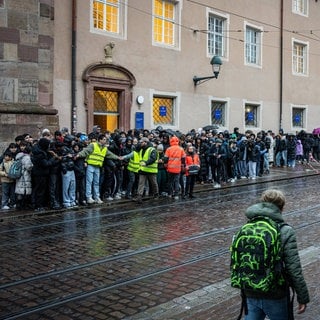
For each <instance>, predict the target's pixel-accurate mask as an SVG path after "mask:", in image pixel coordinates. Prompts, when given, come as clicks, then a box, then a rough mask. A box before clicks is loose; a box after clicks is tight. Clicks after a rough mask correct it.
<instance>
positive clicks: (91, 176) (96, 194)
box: [76, 134, 120, 204]
mask: <svg viewBox="0 0 320 320" xmlns="http://www.w3.org/2000/svg"><path fill="white" fill-rule="evenodd" d="M106 142H107V137H106V136H105V135H104V134H100V135H99V136H98V140H97V142H92V143H90V144H89V145H88V147H86V148H85V149H83V150H82V151H80V152H79V153H78V154H77V155H76V158H79V157H80V158H86V163H87V170H86V198H87V203H88V204H92V203H99V204H101V203H103V201H102V200H101V199H100V170H101V167H102V166H103V162H104V158H105V157H106V158H109V159H113V160H120V157H118V156H117V155H115V154H114V153H112V152H111V151H109V150H108V148H107V147H106Z"/></svg>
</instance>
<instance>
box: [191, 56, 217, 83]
mask: <svg viewBox="0 0 320 320" xmlns="http://www.w3.org/2000/svg"><path fill="white" fill-rule="evenodd" d="M210 64H211V66H212V72H213V74H214V76H209V77H197V76H194V77H193V83H194V85H195V86H197V85H198V84H201V83H203V82H206V81H208V80H210V79H213V78H216V79H218V75H219V72H220V68H221V65H222V60H221V58H220V57H219V56H213V57H212V59H211V61H210Z"/></svg>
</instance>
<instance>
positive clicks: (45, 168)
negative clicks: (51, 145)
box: [31, 145, 55, 176]
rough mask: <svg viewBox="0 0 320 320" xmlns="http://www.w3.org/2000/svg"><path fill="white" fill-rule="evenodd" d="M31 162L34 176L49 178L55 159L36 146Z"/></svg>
mask: <svg viewBox="0 0 320 320" xmlns="http://www.w3.org/2000/svg"><path fill="white" fill-rule="evenodd" d="M31 162H32V164H33V167H32V174H33V175H34V176H49V174H50V168H51V167H52V166H53V165H54V163H55V159H54V158H53V157H51V155H50V154H49V153H48V152H47V151H45V150H43V149H41V148H40V147H39V145H35V146H34V147H33V149H32V154H31Z"/></svg>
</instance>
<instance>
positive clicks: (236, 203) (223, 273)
mask: <svg viewBox="0 0 320 320" xmlns="http://www.w3.org/2000/svg"><path fill="white" fill-rule="evenodd" d="M271 185H272V183H265V184H257V185H251V186H249V185H247V186H239V187H236V188H232V189H230V190H219V192H204V193H203V194H202V195H201V199H200V198H198V199H195V200H192V201H186V202H179V203H176V202H175V203H174V202H172V201H167V200H164V201H161V202H153V203H152V206H151V207H150V206H149V205H148V206H140V207H138V208H137V207H132V205H128V206H122V207H121V208H112V209H107V210H106V209H91V210H88V211H87V212H70V213H67V214H66V213H65V214H57V215H53V216H41V217H37V218H27V219H23V220H21V221H18V222H17V223H15V222H8V223H7V225H1V228H0V240H1V241H0V256H1V257H2V260H3V264H4V266H5V268H4V271H5V272H4V273H3V275H2V276H1V282H0V298H1V311H0V319H55V318H56V316H55V315H57V314H59V315H60V316H61V315H64V316H66V315H68V314H69V316H70V319H73V316H72V314H73V315H74V314H75V313H76V312H79V309H81V310H82V311H81V313H82V314H83V313H85V314H88V313H90V311H91V310H92V306H94V305H103V306H104V308H105V309H104V311H102V312H103V313H105V314H106V317H105V318H104V319H121V318H124V316H123V313H121V312H118V313H117V312H115V310H116V309H117V308H119V307H120V306H121V305H122V303H123V301H124V300H125V301H127V300H131V301H132V305H133V306H134V307H132V308H131V311H130V312H131V314H134V313H137V312H140V311H142V310H144V309H145V308H146V307H148V306H152V305H154V304H156V303H163V302H164V301H169V300H170V299H174V298H177V297H179V295H181V294H182V293H185V292H188V290H189V291H193V290H197V289H199V288H201V287H203V286H206V285H210V284H212V283H214V282H218V281H223V280H224V279H226V278H228V276H229V267H228V265H229V245H230V241H231V238H232V235H233V234H234V233H235V232H236V230H238V228H239V227H240V225H241V224H242V223H243V222H244V221H245V220H244V216H243V212H244V210H245V208H246V207H247V206H248V205H249V204H251V203H253V202H255V200H256V199H257V197H258V196H259V195H260V194H261V192H262V191H263V190H265V189H267V188H269V187H270V186H271ZM306 186H308V188H306ZM277 187H278V188H281V189H284V190H285V191H286V194H287V198H288V199H290V198H292V199H294V195H295V194H299V197H300V201H299V202H298V201H297V202H295V201H289V203H288V205H287V210H286V211H285V213H284V216H285V219H286V221H287V222H288V223H289V224H291V225H293V226H294V228H295V229H296V231H297V234H298V236H299V235H301V237H302V238H303V240H302V242H301V243H300V245H301V247H302V248H305V247H308V246H310V245H311V244H312V243H313V241H314V238H313V237H312V232H310V230H312V229H317V228H319V224H320V214H319V212H320V210H319V209H320V204H318V200H317V197H316V193H317V192H318V183H317V177H308V178H299V179H298V178H297V179H290V180H283V181H281V182H278V183H277ZM310 194H311V195H312V194H315V196H314V198H313V197H311V196H310ZM306 230H308V232H306ZM308 234H309V235H310V237H308ZM160 287H161V288H162V289H161V290H160V289H159V288H160ZM181 288H183V290H181ZM165 289H166V290H165ZM163 291H165V294H163V295H161V294H160V293H159V292H163ZM128 292H131V295H130V294H128ZM132 292H134V295H133V294H132ZM157 292H158V294H157ZM128 296H129V297H130V299H129V297H128ZM115 305H117V307H115ZM81 313H80V314H81Z"/></svg>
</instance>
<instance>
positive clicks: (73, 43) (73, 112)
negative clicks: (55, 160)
mask: <svg viewBox="0 0 320 320" xmlns="http://www.w3.org/2000/svg"><path fill="white" fill-rule="evenodd" d="M76 36H77V0H72V40H71V131H70V133H73V132H74V131H75V130H76V128H77V106H76V49H77V48H76Z"/></svg>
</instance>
